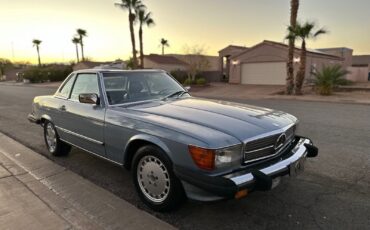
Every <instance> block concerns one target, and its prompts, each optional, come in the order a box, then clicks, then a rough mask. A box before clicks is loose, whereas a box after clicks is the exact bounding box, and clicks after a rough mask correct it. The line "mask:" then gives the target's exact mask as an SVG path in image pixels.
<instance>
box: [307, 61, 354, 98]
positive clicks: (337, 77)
mask: <svg viewBox="0 0 370 230" xmlns="http://www.w3.org/2000/svg"><path fill="white" fill-rule="evenodd" d="M347 73H348V71H347V70H343V69H342V66H340V65H332V66H325V67H324V68H323V69H322V70H321V71H319V72H317V73H314V75H315V77H316V78H315V81H314V83H315V87H316V91H317V93H319V94H321V95H331V94H332V93H333V90H334V89H335V88H336V87H338V86H339V85H348V84H350V83H351V81H349V80H347V79H345V78H344V77H345V76H346V75H347Z"/></svg>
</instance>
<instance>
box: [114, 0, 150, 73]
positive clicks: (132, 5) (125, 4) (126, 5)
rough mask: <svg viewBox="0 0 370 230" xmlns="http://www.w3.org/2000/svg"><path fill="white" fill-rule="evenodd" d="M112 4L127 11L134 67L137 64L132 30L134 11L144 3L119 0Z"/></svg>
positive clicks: (141, 7)
mask: <svg viewBox="0 0 370 230" xmlns="http://www.w3.org/2000/svg"><path fill="white" fill-rule="evenodd" d="M114 5H115V6H118V7H120V8H121V9H123V10H127V11H128V21H129V25H130V35H131V45H132V58H133V66H134V68H136V67H137V66H138V65H137V55H136V42H135V31H134V23H135V21H136V20H137V17H136V15H135V12H137V11H139V10H140V9H143V8H145V5H144V4H143V3H142V1H141V0H121V2H119V3H115V4H114Z"/></svg>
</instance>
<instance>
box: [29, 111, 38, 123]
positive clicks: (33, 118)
mask: <svg viewBox="0 0 370 230" xmlns="http://www.w3.org/2000/svg"><path fill="white" fill-rule="evenodd" d="M27 119H28V121H29V122H31V123H35V124H40V120H39V119H37V118H36V117H35V116H34V115H33V114H32V113H30V114H28V116H27Z"/></svg>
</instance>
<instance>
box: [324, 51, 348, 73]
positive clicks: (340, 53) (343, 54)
mask: <svg viewBox="0 0 370 230" xmlns="http://www.w3.org/2000/svg"><path fill="white" fill-rule="evenodd" d="M320 51H322V52H324V53H327V54H331V55H334V56H338V57H341V58H343V59H344V61H343V68H347V67H349V66H351V65H352V57H353V55H352V54H353V50H352V49H349V48H329V49H320Z"/></svg>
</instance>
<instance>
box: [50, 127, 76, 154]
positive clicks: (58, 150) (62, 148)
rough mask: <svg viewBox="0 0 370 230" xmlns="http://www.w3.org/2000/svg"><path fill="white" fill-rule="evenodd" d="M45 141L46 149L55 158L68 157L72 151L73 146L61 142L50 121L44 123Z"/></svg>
mask: <svg viewBox="0 0 370 230" xmlns="http://www.w3.org/2000/svg"><path fill="white" fill-rule="evenodd" d="M44 139H45V143H46V147H47V148H48V150H49V152H50V153H51V154H52V155H53V156H63V155H67V154H68V153H69V152H70V151H71V146H70V145H69V144H67V143H65V142H63V141H61V140H60V138H59V135H58V133H57V130H56V129H55V126H54V124H53V123H52V122H50V121H46V122H45V123H44Z"/></svg>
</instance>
